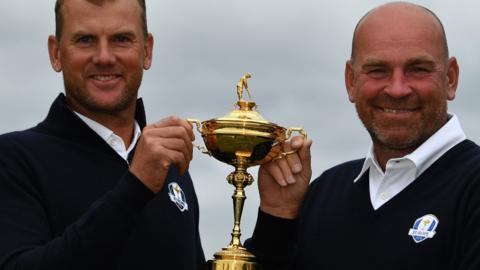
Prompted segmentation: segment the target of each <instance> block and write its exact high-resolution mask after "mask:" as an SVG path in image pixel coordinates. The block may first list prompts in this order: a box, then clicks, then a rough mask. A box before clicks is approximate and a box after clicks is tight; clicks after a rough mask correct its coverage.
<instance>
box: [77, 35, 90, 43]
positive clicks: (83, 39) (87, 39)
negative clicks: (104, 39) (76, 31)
mask: <svg viewBox="0 0 480 270" xmlns="http://www.w3.org/2000/svg"><path fill="white" fill-rule="evenodd" d="M91 42H93V37H92V36H82V37H79V38H77V43H80V44H88V43H91Z"/></svg>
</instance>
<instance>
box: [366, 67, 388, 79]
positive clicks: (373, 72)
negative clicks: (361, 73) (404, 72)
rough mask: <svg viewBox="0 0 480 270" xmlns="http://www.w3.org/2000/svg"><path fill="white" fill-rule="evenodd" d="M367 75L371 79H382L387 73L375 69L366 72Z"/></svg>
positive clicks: (384, 70)
mask: <svg viewBox="0 0 480 270" xmlns="http://www.w3.org/2000/svg"><path fill="white" fill-rule="evenodd" d="M367 74H368V75H369V76H370V77H373V78H383V77H385V76H387V75H388V71H387V70H386V69H383V68H375V69H371V70H369V71H367Z"/></svg>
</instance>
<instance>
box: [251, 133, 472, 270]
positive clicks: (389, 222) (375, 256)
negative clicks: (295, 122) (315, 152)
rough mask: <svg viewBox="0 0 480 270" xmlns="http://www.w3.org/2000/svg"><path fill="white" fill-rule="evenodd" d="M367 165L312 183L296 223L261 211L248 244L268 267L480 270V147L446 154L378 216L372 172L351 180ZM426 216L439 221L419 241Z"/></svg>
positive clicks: (348, 166)
mask: <svg viewBox="0 0 480 270" xmlns="http://www.w3.org/2000/svg"><path fill="white" fill-rule="evenodd" d="M362 164H363V160H356V161H351V162H347V163H344V164H341V165H338V166H336V167H334V168H332V169H329V170H328V171H326V172H324V173H323V174H322V175H321V176H320V177H319V178H318V179H316V180H315V181H314V182H312V184H311V186H310V187H309V191H308V194H307V196H306V198H305V201H304V205H303V209H302V211H301V214H300V217H299V219H298V220H296V221H287V220H282V219H279V218H275V217H272V216H269V215H267V214H265V213H262V212H260V213H259V219H258V221H257V226H256V229H255V232H254V236H253V238H252V239H250V240H249V242H248V243H247V245H248V246H249V247H250V248H251V249H252V250H253V252H254V253H255V254H256V255H257V256H258V258H259V259H260V260H261V261H262V262H263V263H264V265H265V269H295V270H301V269H312V270H313V269H316V270H318V269H328V270H330V269H345V270H346V269H371V270H375V269H379V270H380V269H389V270H392V269H398V270H406V269H416V270H417V269H418V270H419V269H436V270H441V269H449V270H467V269H469V270H474V269H480V148H479V147H478V146H477V145H476V144H474V143H473V142H471V141H468V140H466V141H463V142H462V143H460V144H458V145H457V146H455V147H454V148H452V149H451V150H449V151H448V152H447V153H446V154H444V155H443V156H442V157H441V158H440V159H439V160H437V161H436V162H435V163H434V164H433V165H432V166H431V167H430V168H428V169H427V170H426V171H425V172H424V173H423V174H422V175H420V176H419V177H418V178H417V179H416V180H415V181H414V182H413V183H412V184H410V185H409V186H407V187H406V188H405V189H404V190H403V191H402V192H400V193H399V194H398V195H396V196H395V197H394V198H392V199H391V200H390V201H388V202H387V203H386V204H384V205H383V206H382V207H380V208H379V209H378V210H376V211H375V210H374V209H373V207H372V205H371V202H370V196H369V190H368V179H367V178H368V172H366V173H365V174H364V175H363V178H362V179H361V180H360V181H358V182H356V183H354V182H353V180H354V179H355V177H356V176H357V175H358V173H359V172H360V170H361V168H362ZM425 215H433V216H435V218H436V219H437V220H438V222H436V224H435V225H436V227H435V228H434V229H433V230H432V232H434V233H435V234H434V235H433V236H432V235H430V236H432V237H431V238H422V237H417V238H416V240H417V241H415V239H414V237H413V236H412V235H409V232H411V229H416V228H417V227H415V228H414V223H416V221H417V219H419V218H421V217H423V216H425ZM419 224H421V222H419ZM431 224H433V222H432V223H430V225H431ZM421 226H423V225H420V227H421ZM426 228H428V226H427V227H426ZM432 228H433V227H432ZM279 236H280V237H279Z"/></svg>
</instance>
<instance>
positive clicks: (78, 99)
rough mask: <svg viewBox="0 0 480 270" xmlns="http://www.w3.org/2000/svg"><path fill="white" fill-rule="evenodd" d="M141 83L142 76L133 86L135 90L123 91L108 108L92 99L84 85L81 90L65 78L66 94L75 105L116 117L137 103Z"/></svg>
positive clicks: (92, 111)
mask: <svg viewBox="0 0 480 270" xmlns="http://www.w3.org/2000/svg"><path fill="white" fill-rule="evenodd" d="M141 81H142V76H140V78H139V79H138V83H136V85H133V86H132V89H135V90H132V89H125V90H123V91H122V93H121V95H120V97H119V98H118V99H117V100H116V101H115V102H114V103H113V104H110V105H108V106H106V105H104V104H100V103H99V102H98V101H96V100H95V98H94V97H92V96H91V95H90V94H89V92H88V91H87V90H86V89H85V86H84V85H83V86H82V87H80V88H79V87H75V86H73V85H74V84H73V83H71V82H69V81H68V80H67V79H66V78H64V87H65V92H66V93H67V98H68V99H73V100H74V101H75V103H77V104H78V105H80V106H81V107H82V108H84V109H86V110H87V111H89V112H91V113H96V114H106V115H116V114H118V113H120V112H123V111H125V110H127V109H128V108H129V107H130V106H131V104H132V103H134V102H136V99H137V94H138V89H139V87H140V84H141ZM127 87H128V86H127ZM75 88H76V89H75ZM72 89H74V90H72ZM68 96H70V97H68ZM78 105H77V106H78Z"/></svg>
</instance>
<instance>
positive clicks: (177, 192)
mask: <svg viewBox="0 0 480 270" xmlns="http://www.w3.org/2000/svg"><path fill="white" fill-rule="evenodd" d="M168 196H169V197H170V200H171V201H172V202H173V203H175V204H176V205H177V207H178V209H180V211H181V212H183V211H185V210H188V204H187V198H186V197H185V193H183V190H182V188H181V187H180V186H179V185H178V184H177V183H176V182H171V183H170V184H168Z"/></svg>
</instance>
